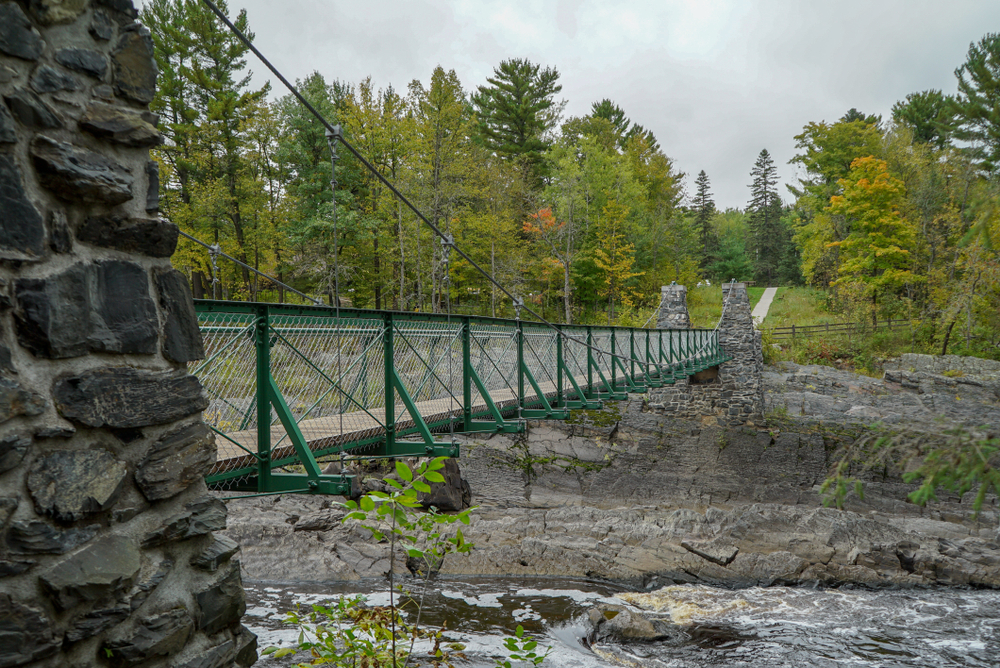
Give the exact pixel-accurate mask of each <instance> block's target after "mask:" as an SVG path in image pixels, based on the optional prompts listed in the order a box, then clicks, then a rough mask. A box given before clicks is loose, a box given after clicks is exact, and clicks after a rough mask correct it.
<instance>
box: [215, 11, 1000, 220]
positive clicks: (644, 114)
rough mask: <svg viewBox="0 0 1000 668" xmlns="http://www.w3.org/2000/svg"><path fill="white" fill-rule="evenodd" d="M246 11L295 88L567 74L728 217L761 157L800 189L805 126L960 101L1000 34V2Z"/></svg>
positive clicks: (571, 103)
mask: <svg viewBox="0 0 1000 668" xmlns="http://www.w3.org/2000/svg"><path fill="white" fill-rule="evenodd" d="M240 8H245V9H246V10H247V14H248V17H249V20H250V26H251V30H253V31H254V32H255V33H256V40H255V42H256V44H257V46H258V47H259V48H260V49H261V50H262V51H263V52H264V54H265V55H267V56H268V57H269V58H271V60H272V61H273V62H274V63H275V64H276V65H277V66H278V68H279V69H280V70H282V71H283V73H284V74H285V75H286V76H288V77H289V78H293V79H294V78H297V77H303V76H305V75H307V74H309V73H310V72H312V71H313V70H318V71H320V72H321V73H322V74H323V75H325V76H326V77H327V78H328V79H331V78H338V79H342V80H346V81H351V82H357V81H359V80H360V79H362V78H364V77H366V76H369V75H370V76H371V77H372V79H373V81H374V82H375V83H376V85H378V86H380V87H382V86H386V85H388V84H391V85H392V86H394V87H396V88H397V89H399V90H403V89H405V87H406V85H407V84H408V83H409V82H410V81H411V80H413V79H420V80H422V81H424V82H426V81H428V80H429V78H430V74H431V71H432V70H433V68H434V67H435V66H437V65H439V64H440V65H442V66H443V67H444V68H445V69H454V70H455V71H456V72H457V73H458V75H459V77H460V79H461V80H462V82H463V84H464V85H465V86H466V88H467V89H474V87H475V86H476V85H479V84H483V83H485V80H486V77H487V76H489V75H490V74H491V73H492V71H493V68H494V67H495V66H496V65H497V64H498V63H499V62H500V61H501V60H503V59H505V58H512V57H521V58H528V59H530V60H532V61H534V62H538V63H542V64H544V65H549V66H555V67H556V68H557V69H558V70H559V72H560V74H561V82H562V85H563V89H562V93H561V96H562V97H563V98H565V99H566V101H567V106H566V114H567V115H583V114H586V113H588V112H589V110H590V105H591V103H592V102H594V101H596V100H600V99H602V98H605V97H607V98H610V99H612V100H614V101H615V102H616V103H618V105H619V106H621V107H622V108H623V109H625V111H626V113H627V114H628V115H629V116H630V117H631V118H632V120H634V121H636V122H638V123H641V124H642V125H644V126H645V127H647V128H649V129H651V130H652V131H653V132H654V133H655V134H656V136H657V138H658V139H659V141H660V144H661V146H662V147H663V149H664V151H665V152H666V154H667V155H669V156H670V157H671V158H673V159H674V161H675V165H676V166H677V167H678V168H679V169H680V170H681V171H683V172H685V173H686V174H687V175H688V177H687V183H688V189H689V191H691V190H693V185H692V182H693V179H694V176H695V175H697V173H698V171H699V170H702V169H704V170H705V171H706V173H707V174H708V176H709V178H710V179H711V182H712V186H713V191H714V193H715V200H716V203H717V205H718V206H720V207H722V208H725V207H731V206H732V207H742V206H744V205H745V204H746V201H747V199H748V195H749V190H748V187H747V185H748V184H749V182H750V176H749V173H750V169H751V167H752V166H753V162H754V160H755V159H756V157H757V155H758V154H759V153H760V151H761V149H763V148H766V149H767V150H768V151H769V152H770V153H771V155H772V156H773V158H774V160H775V163H776V165H777V166H778V172H779V175H780V177H781V179H782V180H783V181H784V182H794V178H795V176H796V173H795V170H794V169H793V167H792V166H791V165H789V164H788V160H789V159H790V158H791V157H792V156H793V155H794V153H795V146H794V139H793V137H794V135H796V134H798V133H799V132H801V129H802V126H803V125H805V124H806V123H808V122H809V121H820V120H827V121H834V120H836V119H837V118H839V117H840V116H842V115H843V114H844V113H845V112H846V111H847V110H848V109H850V108H851V107H857V108H858V109H859V110H861V111H863V112H865V113H878V114H882V115H883V117H885V118H888V116H889V110H890V109H891V107H892V105H893V103H894V102H895V101H897V100H900V99H902V98H904V97H905V96H906V94H907V93H910V92H914V91H920V90H925V89H928V88H939V89H941V90H943V91H945V92H946V93H951V92H954V90H955V77H954V70H955V68H956V67H958V66H959V65H961V64H962V63H963V62H964V60H965V56H966V53H967V52H968V48H969V43H970V42H972V41H978V40H979V39H980V38H982V37H983V35H985V34H986V33H987V32H998V31H1000V2H996V1H995V0H947V1H945V0H936V1H927V0H862V1H858V0H837V1H835V2H834V1H831V0H819V1H817V0H768V1H766V2H735V1H729V2H722V1H715V0H711V1H710V0H687V1H675V0H662V1H660V2H641V1H633V2H627V3H618V2H612V1H609V0H603V1H600V0H598V1H595V0H552V1H548V2H526V1H522V0H499V1H495V0H487V1H476V2H473V1H471V0H392V1H383V0H367V1H363V2H357V1H354V2H352V1H347V0H344V1H339V2H334V1H331V0H281V1H280V2H275V1H274V0H230V11H231V12H232V14H235V13H236V11H237V10H238V9H240ZM252 69H253V71H254V73H255V76H256V78H257V79H258V81H263V79H264V75H265V74H266V71H265V69H264V67H263V66H262V65H260V64H258V63H253V64H252ZM275 83H277V82H275ZM276 92H278V91H276ZM782 195H783V197H785V198H786V199H788V195H787V193H785V192H784V191H783V193H782Z"/></svg>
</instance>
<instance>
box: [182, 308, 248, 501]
mask: <svg viewBox="0 0 1000 668" xmlns="http://www.w3.org/2000/svg"><path fill="white" fill-rule="evenodd" d="M256 324H257V318H256V316H254V315H252V314H245V313H199V314H198V326H199V329H200V330H201V334H202V340H203V342H204V345H205V358H204V359H203V360H200V361H198V362H192V363H191V364H189V365H188V366H189V370H190V371H191V373H193V374H194V375H195V376H197V377H198V380H199V381H200V382H201V384H202V387H204V388H205V394H206V396H207V397H208V408H206V409H205V412H204V414H203V418H204V420H205V422H206V423H207V424H208V425H209V426H210V427H212V429H213V430H214V431H215V432H216V439H215V440H216V447H217V448H218V457H217V460H216V464H215V465H214V466H213V467H212V470H211V472H210V475H211V476H213V477H214V478H220V477H221V480H220V482H219V483H218V486H220V487H222V488H226V487H228V486H231V485H234V484H236V483H238V482H239V477H243V476H239V477H233V474H234V473H235V472H238V471H244V470H247V469H251V468H253V467H255V466H256V462H257V459H256V454H255V453H256V452H257V442H256V438H255V437H247V436H245V435H244V434H242V433H241V432H245V431H247V430H251V431H255V430H256V427H257V404H256V401H257V375H256V369H257V346H256V341H255V338H254V330H255V328H256Z"/></svg>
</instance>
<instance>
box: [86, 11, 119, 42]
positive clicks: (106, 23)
mask: <svg viewBox="0 0 1000 668" xmlns="http://www.w3.org/2000/svg"><path fill="white" fill-rule="evenodd" d="M87 32H89V33H90V36H91V37H93V38H94V39H95V40H97V41H98V42H107V41H109V40H110V39H111V38H112V37H114V35H115V28H114V24H113V23H111V18H110V17H109V16H108V13H107V12H105V11H102V10H100V9H98V10H97V11H95V12H94V17H93V18H92V19H91V21H90V27H89V28H87Z"/></svg>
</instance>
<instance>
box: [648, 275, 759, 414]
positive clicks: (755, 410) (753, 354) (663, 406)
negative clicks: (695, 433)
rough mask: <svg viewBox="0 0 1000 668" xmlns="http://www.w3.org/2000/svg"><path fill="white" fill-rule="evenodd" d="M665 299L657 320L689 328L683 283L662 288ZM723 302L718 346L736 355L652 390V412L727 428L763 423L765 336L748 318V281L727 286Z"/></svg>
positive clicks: (675, 327)
mask: <svg viewBox="0 0 1000 668" xmlns="http://www.w3.org/2000/svg"><path fill="white" fill-rule="evenodd" d="M663 297H664V298H663V301H662V303H661V305H660V315H659V317H658V318H657V324H658V325H659V326H660V327H662V328H665V329H687V328H689V327H690V326H691V320H690V318H689V317H688V310H687V289H686V288H685V287H684V286H683V285H669V286H664V287H663ZM722 303H723V314H722V321H721V322H720V324H719V344H720V345H721V346H722V349H723V350H724V351H725V352H726V354H727V355H729V356H730V357H732V359H731V360H730V361H728V362H725V363H723V364H721V365H719V366H718V367H716V368H714V369H709V370H707V371H703V372H701V373H699V374H696V375H694V376H692V377H691V378H688V379H684V380H678V381H677V382H676V383H675V384H674V385H668V386H667V387H665V388H661V389H658V390H652V391H651V393H650V398H649V401H650V407H651V408H653V409H654V410H658V411H662V412H663V413H665V414H668V415H674V416H676V417H678V418H682V419H685V420H697V421H701V422H703V423H707V424H718V425H719V426H723V427H728V426H739V425H744V424H749V425H753V424H759V423H760V422H761V421H762V420H763V417H764V416H763V413H764V383H763V378H762V374H763V371H764V356H763V350H762V348H761V334H760V332H759V331H758V330H757V329H756V328H755V327H754V323H753V318H752V317H751V316H750V311H751V309H750V299H749V297H748V296H747V287H746V284H745V283H732V284H729V283H726V284H723V285H722Z"/></svg>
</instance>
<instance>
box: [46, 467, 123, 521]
mask: <svg viewBox="0 0 1000 668" xmlns="http://www.w3.org/2000/svg"><path fill="white" fill-rule="evenodd" d="M127 476H128V468H127V467H126V466H125V463H124V462H122V461H119V460H118V459H117V458H115V457H114V456H113V455H112V454H111V453H109V452H107V451H105V450H55V451H52V452H49V453H48V454H46V455H45V456H44V457H40V458H38V459H36V460H35V461H34V462H33V463H32V465H31V468H30V469H29V471H28V492H29V493H30V494H31V498H32V500H34V502H35V510H37V511H38V513H39V514H40V515H48V516H49V517H53V518H55V519H57V520H59V521H61V522H75V521H77V520H81V519H83V518H84V517H86V516H88V515H92V514H94V513H99V512H101V511H104V510H107V509H108V508H109V507H111V504H112V503H114V501H115V499H117V498H118V494H119V492H120V491H121V489H122V483H124V482H125V478H126V477H127Z"/></svg>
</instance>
